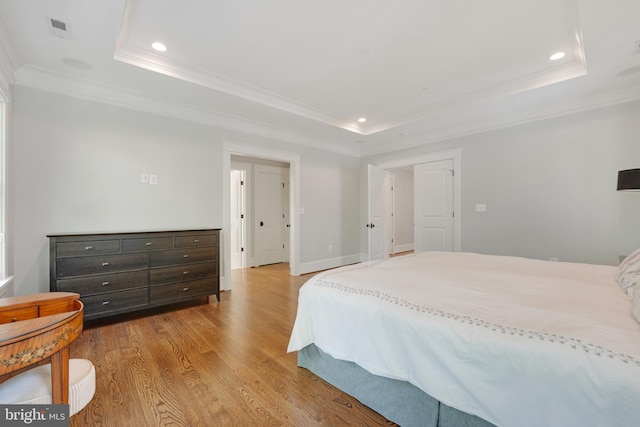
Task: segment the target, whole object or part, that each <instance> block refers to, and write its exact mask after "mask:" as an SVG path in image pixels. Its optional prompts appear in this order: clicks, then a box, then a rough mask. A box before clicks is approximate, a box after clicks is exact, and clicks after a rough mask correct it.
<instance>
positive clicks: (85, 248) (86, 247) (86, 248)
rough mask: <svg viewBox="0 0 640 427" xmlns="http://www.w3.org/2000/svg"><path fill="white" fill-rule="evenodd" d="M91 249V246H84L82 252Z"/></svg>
mask: <svg viewBox="0 0 640 427" xmlns="http://www.w3.org/2000/svg"><path fill="white" fill-rule="evenodd" d="M91 249H93V246H85V247H84V250H85V251H90V250H91Z"/></svg>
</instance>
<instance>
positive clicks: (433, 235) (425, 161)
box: [367, 149, 462, 259]
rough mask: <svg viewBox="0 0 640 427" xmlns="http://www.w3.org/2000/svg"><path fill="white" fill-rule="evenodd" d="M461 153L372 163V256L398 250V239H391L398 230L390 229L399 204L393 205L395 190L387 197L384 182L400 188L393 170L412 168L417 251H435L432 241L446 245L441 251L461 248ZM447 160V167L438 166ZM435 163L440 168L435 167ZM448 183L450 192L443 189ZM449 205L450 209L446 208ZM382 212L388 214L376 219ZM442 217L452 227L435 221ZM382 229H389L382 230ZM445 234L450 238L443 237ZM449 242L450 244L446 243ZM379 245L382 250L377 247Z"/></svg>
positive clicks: (457, 150) (370, 255)
mask: <svg viewBox="0 0 640 427" xmlns="http://www.w3.org/2000/svg"><path fill="white" fill-rule="evenodd" d="M461 154H462V153H461V150H459V149H456V150H450V151H442V152H435V153H430V154H425V155H423V156H412V157H409V158H406V159H399V160H393V161H389V162H384V163H380V164H377V165H369V200H368V204H369V217H368V224H367V227H368V228H369V229H368V235H369V258H370V259H379V258H376V257H380V258H386V257H388V256H389V255H391V254H393V253H394V250H395V249H396V248H395V247H394V246H393V245H394V244H395V243H396V242H395V241H392V240H391V236H394V235H395V231H390V229H391V228H392V227H393V224H394V222H395V218H394V219H393V220H392V219H391V215H395V211H396V210H397V208H398V206H395V207H393V210H392V208H391V204H392V203H393V201H394V198H393V197H392V195H391V190H389V192H388V193H387V195H386V196H385V195H384V194H385V193H384V187H385V185H384V184H380V183H384V182H387V183H388V187H389V188H391V187H392V186H393V188H394V191H395V190H398V189H399V187H398V182H397V178H396V179H395V180H394V179H392V173H391V172H392V171H397V170H405V169H406V170H411V171H412V172H411V173H412V175H413V180H412V183H413V209H412V218H411V220H410V221H411V222H410V224H411V231H412V233H413V246H414V250H415V251H418V252H419V251H422V250H434V249H435V247H436V246H437V245H436V246H433V247H432V246H429V244H428V243H430V242H435V243H436V244H438V245H440V246H438V247H442V248H446V249H441V250H453V251H460V250H461V241H462V239H461V203H462V198H461V193H460V189H461ZM443 162H447V166H446V167H444V166H442V167H440V166H438V165H439V164H440V163H443ZM431 165H436V166H438V167H434V168H431ZM431 169H433V170H431ZM392 183H393V184H392ZM445 184H446V188H447V190H446V191H444V190H443V189H444V188H445ZM380 189H383V190H382V191H381V190H380ZM448 197H451V199H449V198H448ZM433 199H437V200H441V201H442V203H432V200H433ZM396 201H397V199H396ZM445 205H446V206H448V207H450V208H446V209H445V208H444V206H445ZM376 212H377V213H376ZM380 212H386V215H385V216H384V217H383V218H380V217H378V218H376V215H380ZM390 212H391V213H390ZM374 213H375V215H374ZM440 217H442V218H446V219H447V220H448V222H449V223H450V226H449V228H446V227H443V226H442V225H441V224H439V223H437V224H434V223H433V221H434V220H436V219H437V220H439V219H440ZM427 220H428V221H427ZM429 221H430V222H429ZM381 228H382V229H383V230H386V231H385V232H384V233H380V232H379V231H380V229H381ZM443 230H444V231H443ZM441 235H443V236H446V237H447V238H446V239H445V238H440V237H441ZM449 239H450V241H449ZM445 241H446V242H447V243H446V245H445V244H444V243H442V242H445ZM425 242H427V243H425ZM372 248H373V249H372ZM376 248H382V249H380V250H374V249H376Z"/></svg>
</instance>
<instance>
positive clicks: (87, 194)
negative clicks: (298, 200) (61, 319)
mask: <svg viewBox="0 0 640 427" xmlns="http://www.w3.org/2000/svg"><path fill="white" fill-rule="evenodd" d="M12 108H13V117H12V119H13V123H12V125H13V126H12V128H13V135H12V138H11V140H10V141H9V143H10V146H11V149H12V152H13V153H12V154H13V159H12V165H13V174H14V176H13V182H12V183H11V185H12V188H13V195H14V200H13V201H12V206H10V207H9V208H10V211H9V214H8V221H7V227H8V228H10V229H11V230H12V232H13V236H14V242H13V245H12V246H11V247H9V248H8V250H9V251H11V253H12V254H13V256H14V259H13V272H14V274H15V293H16V295H23V294H28V293H34V292H44V291H47V290H48V289H49V247H48V239H47V238H46V234H48V233H52V232H78V231H87V232H92V231H128V230H136V231H137V230H154V229H173V228H194V227H198V228H199V227H221V226H222V216H223V215H222V213H223V205H222V204H223V201H222V171H221V165H222V146H223V144H222V142H221V141H222V140H223V139H224V140H232V141H237V142H239V143H243V144H247V145H256V146H261V147H262V148H271V147H272V148H273V149H277V150H281V151H284V150H289V151H291V152H296V153H299V154H300V156H301V163H300V175H301V181H302V182H301V192H302V206H305V208H306V212H305V214H304V215H303V216H302V217H303V218H302V221H301V222H302V224H301V247H302V248H301V262H302V263H305V262H306V263H315V262H321V261H323V260H324V259H329V258H335V257H345V256H346V257H350V256H354V255H356V256H359V255H360V247H359V246H358V244H357V241H358V231H357V230H356V229H355V228H353V229H352V227H351V226H350V225H351V224H352V223H354V222H357V220H358V211H359V204H358V197H359V194H358V192H359V182H358V173H359V160H358V159H355V158H348V157H345V156H341V155H338V154H331V153H324V152H322V151H319V150H313V149H310V148H305V147H301V146H297V145H296V146H293V145H292V144H286V143H281V142H278V141H272V140H265V139H264V138H257V137H254V136H249V135H241V134H237V133H232V132H226V131H223V130H220V129H215V128H211V127H208V126H204V125H199V124H195V123H190V122H185V121H181V120H175V119H170V118H167V117H162V116H157V115H153V114H146V113H142V112H138V111H133V110H128V109H124V108H118V107H113V106H108V105H103V104H100V103H96V102H89V101H83V100H79V99H75V98H70V97H65V96H60V95H55V94H51V93H48V92H44V91H40V90H36V89H31V88H25V87H21V86H17V87H15V90H14V96H13V100H12ZM143 172H144V173H153V174H157V175H158V184H157V185H149V184H141V183H140V175H141V174H142V173H143ZM329 196H330V197H329ZM336 196H337V197H336ZM350 216H353V219H350V218H349V217H350ZM329 241H331V242H333V245H334V246H333V252H332V254H328V253H327V251H326V248H324V249H323V246H324V245H325V243H326V244H328V243H329ZM352 242H355V244H354V243H352Z"/></svg>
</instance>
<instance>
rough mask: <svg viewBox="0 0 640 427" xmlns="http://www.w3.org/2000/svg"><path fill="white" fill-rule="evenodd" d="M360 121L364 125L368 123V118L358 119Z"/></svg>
mask: <svg viewBox="0 0 640 427" xmlns="http://www.w3.org/2000/svg"><path fill="white" fill-rule="evenodd" d="M358 121H359V122H360V123H364V122H366V121H367V118H366V117H360V118H359V119H358Z"/></svg>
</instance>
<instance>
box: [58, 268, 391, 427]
mask: <svg viewBox="0 0 640 427" xmlns="http://www.w3.org/2000/svg"><path fill="white" fill-rule="evenodd" d="M232 274H233V275H232V282H233V290H232V291H230V292H223V293H222V297H221V302H220V303H217V302H216V301H215V297H213V298H211V302H210V303H209V304H207V303H202V302H201V303H200V304H188V305H185V306H180V307H173V309H171V310H166V309H164V310H156V311H153V312H148V313H146V314H145V315H144V316H139V315H138V316H129V317H127V318H123V319H119V320H118V321H117V322H116V321H110V322H101V323H98V322H97V321H96V322H93V323H89V322H87V324H86V325H85V330H84V332H83V333H82V336H81V337H80V338H78V340H76V341H75V342H74V343H73V344H72V347H71V349H70V354H71V357H78V358H86V359H89V360H91V361H92V362H93V363H94V365H95V367H96V393H95V396H94V398H93V400H92V401H91V403H89V405H88V406H87V407H86V408H85V409H83V410H82V411H81V412H80V413H79V414H78V415H77V417H76V419H75V421H77V422H79V424H80V425H84V426H114V427H124V426H132V427H145V426H189V427H194V426H259V425H284V426H313V425H326V426H346V425H348V426H354V425H360V426H375V425H393V424H392V423H389V422H388V421H387V420H386V419H385V418H384V417H382V416H381V415H379V414H377V413H376V412H374V411H372V410H371V409H369V408H368V407H366V406H364V405H362V404H360V403H359V402H358V401H357V400H355V399H354V398H352V397H350V396H348V395H345V394H344V393H342V392H340V391H339V390H337V389H336V388H334V387H333V386H331V385H329V384H327V383H326V382H324V381H323V380H321V379H319V378H318V377H316V376H315V375H313V374H311V373H310V372H309V371H307V370H306V369H302V368H298V367H297V365H296V359H297V354H296V353H292V354H287V352H286V349H287V344H288V340H289V334H290V332H291V329H292V327H293V321H294V319H295V314H296V307H297V298H298V289H299V288H300V286H302V284H303V283H304V282H305V281H306V280H308V279H309V278H310V277H311V276H309V275H308V276H302V277H291V276H289V274H288V265H287V264H277V265H271V266H266V267H260V268H254V269H247V270H234V271H233V273H232Z"/></svg>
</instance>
